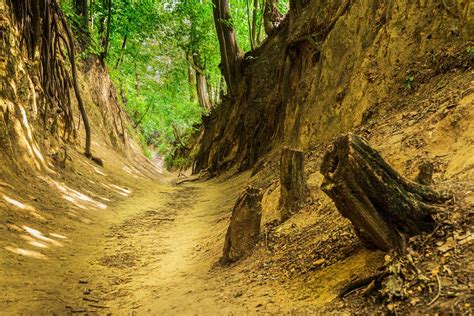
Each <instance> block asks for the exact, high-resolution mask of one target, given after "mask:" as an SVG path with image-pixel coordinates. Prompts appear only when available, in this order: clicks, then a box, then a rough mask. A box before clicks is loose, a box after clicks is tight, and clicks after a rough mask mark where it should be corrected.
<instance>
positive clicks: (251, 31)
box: [247, 0, 255, 50]
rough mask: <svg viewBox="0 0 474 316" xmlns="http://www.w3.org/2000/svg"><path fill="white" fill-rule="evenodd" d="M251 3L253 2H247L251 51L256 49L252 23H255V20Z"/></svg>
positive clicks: (248, 0)
mask: <svg viewBox="0 0 474 316" xmlns="http://www.w3.org/2000/svg"><path fill="white" fill-rule="evenodd" d="M250 1H251V0H247V24H248V28H249V39H250V49H251V50H254V49H255V38H254V36H253V33H254V32H253V29H252V26H253V24H252V21H253V18H252V13H253V12H254V10H253V9H252V10H250Z"/></svg>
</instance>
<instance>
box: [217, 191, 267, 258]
mask: <svg viewBox="0 0 474 316" xmlns="http://www.w3.org/2000/svg"><path fill="white" fill-rule="evenodd" d="M262 195H263V193H262V190H260V189H257V188H255V187H252V186H248V187H247V188H246V189H245V190H244V192H242V194H241V195H240V196H239V198H238V199H237V202H236V203H235V205H234V209H233V210H232V218H231V219H230V225H229V228H228V229H227V234H226V237H225V243H224V254H223V256H222V258H221V263H222V264H229V263H231V262H234V261H237V260H239V259H240V258H242V257H243V256H244V255H245V254H247V253H248V252H249V251H250V250H252V249H253V247H255V245H256V244H257V242H258V239H259V236H260V222H261V219H262V204H261V201H262Z"/></svg>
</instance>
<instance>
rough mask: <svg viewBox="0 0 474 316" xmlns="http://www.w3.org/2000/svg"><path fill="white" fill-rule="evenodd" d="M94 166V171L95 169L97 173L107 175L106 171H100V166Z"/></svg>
mask: <svg viewBox="0 0 474 316" xmlns="http://www.w3.org/2000/svg"><path fill="white" fill-rule="evenodd" d="M92 168H94V171H95V172H96V173H98V174H100V175H102V176H105V177H106V176H107V174H106V173H105V172H102V171H100V170H99V168H97V167H94V166H92Z"/></svg>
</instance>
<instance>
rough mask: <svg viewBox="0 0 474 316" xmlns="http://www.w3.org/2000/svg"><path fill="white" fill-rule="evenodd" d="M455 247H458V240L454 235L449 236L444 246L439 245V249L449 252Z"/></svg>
mask: <svg viewBox="0 0 474 316" xmlns="http://www.w3.org/2000/svg"><path fill="white" fill-rule="evenodd" d="M454 247H456V241H455V240H454V238H453V237H449V238H448V239H447V240H446V242H445V243H444V244H443V245H442V246H439V247H438V250H439V251H441V252H447V251H449V250H451V249H453V248H454Z"/></svg>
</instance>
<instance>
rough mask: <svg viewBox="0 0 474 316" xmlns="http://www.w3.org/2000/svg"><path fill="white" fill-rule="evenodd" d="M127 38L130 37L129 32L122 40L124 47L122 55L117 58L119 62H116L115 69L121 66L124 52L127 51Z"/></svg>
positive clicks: (121, 51) (121, 50)
mask: <svg viewBox="0 0 474 316" xmlns="http://www.w3.org/2000/svg"><path fill="white" fill-rule="evenodd" d="M127 39H128V32H127V33H125V36H124V37H123V41H122V48H120V56H119V58H118V59H117V62H116V63H115V67H114V68H115V69H117V68H118V67H119V66H120V63H121V62H122V59H123V54H124V52H125V48H126V47H127Z"/></svg>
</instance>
